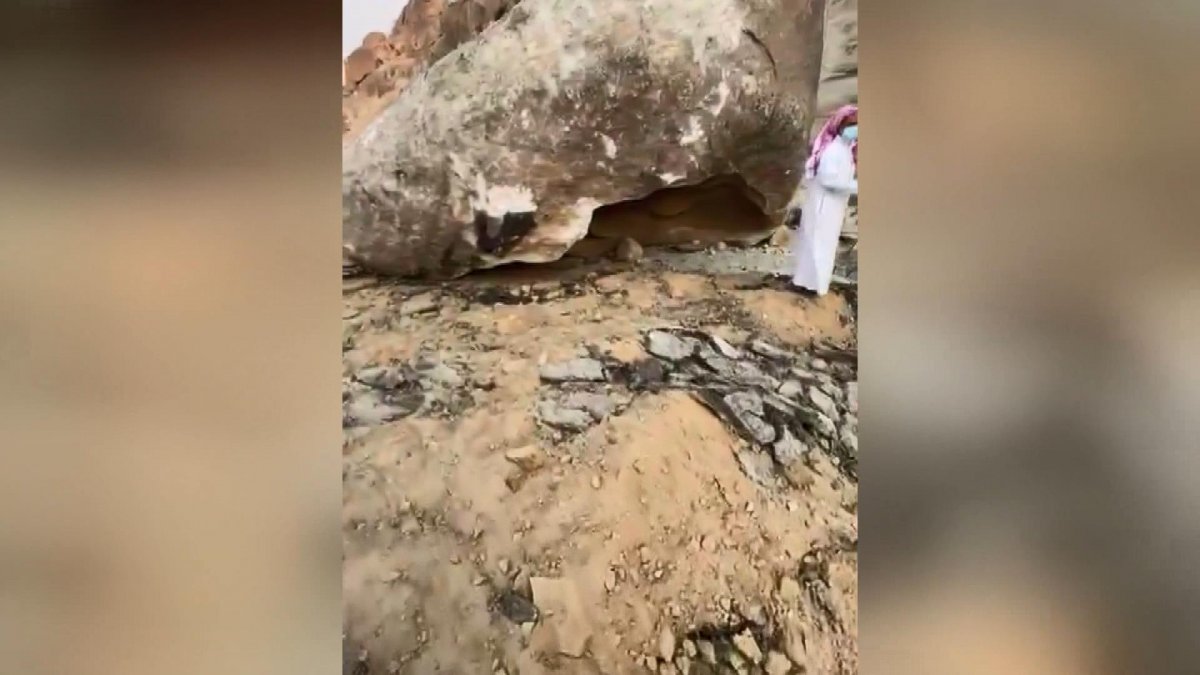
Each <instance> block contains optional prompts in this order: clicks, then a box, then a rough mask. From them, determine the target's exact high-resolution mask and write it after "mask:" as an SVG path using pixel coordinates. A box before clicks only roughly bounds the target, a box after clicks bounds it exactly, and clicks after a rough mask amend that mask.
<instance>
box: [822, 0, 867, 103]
mask: <svg viewBox="0 0 1200 675" xmlns="http://www.w3.org/2000/svg"><path fill="white" fill-rule="evenodd" d="M857 102H858V0H828V2H827V4H826V7H825V51H824V54H823V55H822V58H821V87H820V90H819V92H818V94H817V109H818V115H819V116H820V117H821V118H822V119H823V118H825V117H827V116H828V115H829V113H831V112H833V111H834V110H836V109H837V108H839V107H841V106H843V105H845V104H847V103H857Z"/></svg>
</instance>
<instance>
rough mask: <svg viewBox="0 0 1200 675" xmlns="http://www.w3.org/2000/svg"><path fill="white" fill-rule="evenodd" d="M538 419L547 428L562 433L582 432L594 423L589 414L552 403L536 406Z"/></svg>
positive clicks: (546, 402) (542, 403)
mask: <svg viewBox="0 0 1200 675" xmlns="http://www.w3.org/2000/svg"><path fill="white" fill-rule="evenodd" d="M538 419H540V420H541V421H542V423H543V424H545V425H547V426H551V427H554V428H555V429H562V430H563V431H584V430H586V429H587V428H588V427H590V426H591V425H592V424H593V422H594V421H595V420H594V419H593V418H592V416H591V415H590V414H589V413H586V412H584V411H582V410H575V409H572V408H564V407H562V406H561V405H559V404H557V403H555V402H553V401H542V402H541V403H539V404H538Z"/></svg>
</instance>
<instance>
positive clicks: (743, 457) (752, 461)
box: [701, 448, 778, 545]
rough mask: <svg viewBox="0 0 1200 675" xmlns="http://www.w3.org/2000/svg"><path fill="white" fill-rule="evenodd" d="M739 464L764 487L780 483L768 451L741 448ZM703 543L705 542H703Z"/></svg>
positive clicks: (743, 471)
mask: <svg viewBox="0 0 1200 675" xmlns="http://www.w3.org/2000/svg"><path fill="white" fill-rule="evenodd" d="M736 454H737V460H738V464H739V465H741V467H742V473H744V474H746V476H747V477H748V478H749V479H750V480H752V481H754V482H755V483H756V484H758V485H760V486H762V487H764V488H768V489H770V488H774V487H777V484H778V476H777V475H776V473H775V462H774V461H773V460H772V459H771V456H770V455H768V454H767V453H765V452H763V451H761V450H756V449H753V448H740V449H738V450H737V451H736ZM701 545H703V544H701Z"/></svg>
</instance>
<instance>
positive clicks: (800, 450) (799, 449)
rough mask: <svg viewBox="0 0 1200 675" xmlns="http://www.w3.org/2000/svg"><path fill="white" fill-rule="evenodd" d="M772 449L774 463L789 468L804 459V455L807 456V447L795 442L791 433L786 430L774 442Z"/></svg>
mask: <svg viewBox="0 0 1200 675" xmlns="http://www.w3.org/2000/svg"><path fill="white" fill-rule="evenodd" d="M772 449H773V451H774V454H775V461H777V462H779V463H780V464H782V465H784V466H791V465H793V464H795V463H797V462H799V461H800V460H802V459H804V455H806V454H808V446H806V445H805V444H804V443H802V442H800V441H798V440H796V437H795V436H793V435H792V432H791V431H788V430H787V429H784V430H783V436H782V437H781V438H780V439H779V440H777V441H775V445H774V446H773V447H772Z"/></svg>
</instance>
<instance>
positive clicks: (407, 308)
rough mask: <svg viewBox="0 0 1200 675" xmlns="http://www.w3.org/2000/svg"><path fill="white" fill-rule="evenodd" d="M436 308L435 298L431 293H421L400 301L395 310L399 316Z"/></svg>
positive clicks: (421, 312)
mask: <svg viewBox="0 0 1200 675" xmlns="http://www.w3.org/2000/svg"><path fill="white" fill-rule="evenodd" d="M437 308H438V304H437V300H435V299H434V297H433V294H432V293H422V294H421V295H414V296H413V297H411V298H409V299H407V300H405V301H404V302H402V303H400V307H399V308H397V312H398V313H399V314H400V316H412V315H414V314H424V313H425V312H432V311H433V310H435V309H437Z"/></svg>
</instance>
